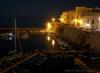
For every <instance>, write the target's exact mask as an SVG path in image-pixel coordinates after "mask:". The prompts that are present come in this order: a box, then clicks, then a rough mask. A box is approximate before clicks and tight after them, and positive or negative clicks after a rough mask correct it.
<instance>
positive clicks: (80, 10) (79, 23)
mask: <svg viewBox="0 0 100 73" xmlns="http://www.w3.org/2000/svg"><path fill="white" fill-rule="evenodd" d="M60 21H61V23H64V24H69V25H72V26H75V27H77V28H86V29H92V30H94V31H100V8H98V7H96V8H87V7H76V8H75V9H72V10H69V11H65V12H63V13H62V15H61V17H60Z"/></svg>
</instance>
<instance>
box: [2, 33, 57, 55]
mask: <svg viewBox="0 0 100 73" xmlns="http://www.w3.org/2000/svg"><path fill="white" fill-rule="evenodd" d="M19 41H20V43H19ZM0 45H2V46H0V54H3V53H4V54H7V53H9V52H10V51H11V50H13V49H14V39H11V38H10V40H7V39H4V38H2V37H0ZM54 45H55V40H54V39H53V37H52V36H51V35H50V34H29V38H27V39H22V38H21V37H20V38H19V39H18V38H17V41H16V48H17V51H20V49H21V50H23V52H30V51H32V50H35V49H39V50H43V49H48V48H51V47H52V46H54ZM1 52H2V53H1Z"/></svg>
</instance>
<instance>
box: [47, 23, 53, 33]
mask: <svg viewBox="0 0 100 73" xmlns="http://www.w3.org/2000/svg"><path fill="white" fill-rule="evenodd" d="M46 29H47V32H50V31H51V29H52V26H51V23H50V22H48V23H47V28H46Z"/></svg>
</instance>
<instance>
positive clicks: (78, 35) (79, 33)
mask: <svg viewBox="0 0 100 73" xmlns="http://www.w3.org/2000/svg"><path fill="white" fill-rule="evenodd" d="M57 33H58V35H60V36H62V37H63V38H65V39H66V38H68V39H70V40H72V41H74V42H76V43H78V44H80V45H82V46H85V47H86V48H91V49H92V50H95V51H98V52H100V32H90V31H83V30H81V29H78V28H73V27H70V26H67V25H60V26H59V28H58V30H57ZM86 48H85V49H86Z"/></svg>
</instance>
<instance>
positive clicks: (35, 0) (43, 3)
mask: <svg viewBox="0 0 100 73" xmlns="http://www.w3.org/2000/svg"><path fill="white" fill-rule="evenodd" d="M99 3H100V1H99V0H0V16H28V17H38V16H40V17H42V16H46V17H48V16H59V14H61V13H62V12H63V11H65V10H69V9H72V8H74V7H75V6H87V7H96V6H98V7H99V6H100V4H99Z"/></svg>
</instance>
